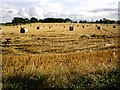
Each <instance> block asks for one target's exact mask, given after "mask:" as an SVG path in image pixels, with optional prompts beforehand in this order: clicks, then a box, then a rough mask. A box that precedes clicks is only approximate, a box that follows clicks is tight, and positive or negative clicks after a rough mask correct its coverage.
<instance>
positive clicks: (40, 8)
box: [0, 0, 119, 22]
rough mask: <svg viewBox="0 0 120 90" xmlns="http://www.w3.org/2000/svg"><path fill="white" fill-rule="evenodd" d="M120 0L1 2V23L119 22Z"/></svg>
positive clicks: (26, 0) (15, 0) (11, 0)
mask: <svg viewBox="0 0 120 90" xmlns="http://www.w3.org/2000/svg"><path fill="white" fill-rule="evenodd" d="M118 2H119V0H1V1H0V13H1V14H0V22H11V21H12V19H13V18H14V17H22V18H29V19H30V18H31V17H36V18H38V19H44V18H64V19H65V18H70V19H72V20H75V21H79V20H88V21H92V20H99V19H102V18H108V19H112V20H118Z"/></svg>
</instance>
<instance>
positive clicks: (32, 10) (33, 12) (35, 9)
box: [29, 6, 44, 18]
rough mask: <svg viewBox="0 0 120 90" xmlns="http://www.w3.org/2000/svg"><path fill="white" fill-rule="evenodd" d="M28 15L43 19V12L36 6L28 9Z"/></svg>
mask: <svg viewBox="0 0 120 90" xmlns="http://www.w3.org/2000/svg"><path fill="white" fill-rule="evenodd" d="M29 15H30V17H37V18H44V16H43V10H42V9H41V8H39V7H36V6H34V7H31V8H29Z"/></svg>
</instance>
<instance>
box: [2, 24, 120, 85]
mask: <svg viewBox="0 0 120 90" xmlns="http://www.w3.org/2000/svg"><path fill="white" fill-rule="evenodd" d="M38 25H41V27H40V29H39V30H36V28H37V26H38ZM59 25H62V26H65V27H59ZM69 25H70V24H52V25H51V26H52V27H51V28H49V26H50V24H47V23H46V24H39V23H36V24H31V26H30V25H25V27H26V28H28V30H29V31H28V33H26V34H20V33H19V31H18V29H19V28H16V27H9V26H4V27H3V37H2V51H3V52H2V53H3V56H2V71H3V72H2V78H3V80H4V81H5V80H9V79H10V77H13V78H17V77H18V78H19V79H20V80H21V79H23V78H27V79H28V78H29V79H30V81H29V82H32V81H31V80H35V82H37V83H40V82H42V81H40V80H41V77H42V78H43V77H44V76H45V77H44V78H43V82H42V83H40V84H41V85H43V84H47V85H48V86H50V87H65V86H66V87H69V86H70V85H71V82H70V81H71V80H72V79H73V78H74V77H76V76H75V75H87V74H91V73H92V74H94V73H100V72H110V71H111V70H113V69H115V68H117V67H118V66H119V65H118V54H119V52H118V49H119V48H120V46H119V45H118V37H117V27H116V28H113V25H109V26H108V27H106V26H102V25H101V26H102V27H103V28H104V27H106V30H107V31H105V30H102V29H101V30H100V31H99V30H95V29H96V26H95V25H94V24H90V25H89V24H87V25H85V27H84V28H82V25H81V24H74V25H75V26H76V27H75V30H74V31H72V32H71V31H69V28H68V27H69ZM78 25H79V27H78ZM32 26H34V27H32ZM42 26H44V27H42ZM18 27H20V26H18ZM109 29H110V30H109ZM111 29H112V30H111ZM111 33H112V34H111ZM113 33H114V34H113ZM6 38H10V39H11V40H10V42H9V43H8V41H6ZM36 78H37V80H36ZM44 79H45V80H44ZM24 81H26V80H24ZM38 81H39V82H38ZM32 84H34V83H32ZM26 85H28V86H29V84H26ZM4 86H6V84H5V83H4ZM31 87H35V86H31ZM41 87H42V86H41ZM43 87H47V86H44V85H43Z"/></svg>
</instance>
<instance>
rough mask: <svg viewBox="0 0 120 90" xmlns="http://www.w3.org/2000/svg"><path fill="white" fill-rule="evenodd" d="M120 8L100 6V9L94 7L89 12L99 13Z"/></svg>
mask: <svg viewBox="0 0 120 90" xmlns="http://www.w3.org/2000/svg"><path fill="white" fill-rule="evenodd" d="M117 10H118V9H117V8H115V9H112V8H100V9H94V10H91V11H89V12H93V13H97V12H107V11H108V12H113V11H117Z"/></svg>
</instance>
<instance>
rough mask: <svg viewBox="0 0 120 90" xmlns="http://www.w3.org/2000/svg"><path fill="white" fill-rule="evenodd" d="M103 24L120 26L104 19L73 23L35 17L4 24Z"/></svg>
mask: <svg viewBox="0 0 120 90" xmlns="http://www.w3.org/2000/svg"><path fill="white" fill-rule="evenodd" d="M38 22H40V23H101V24H102V23H103V24H114V23H118V24H120V21H115V20H108V19H106V18H103V19H100V20H96V21H91V22H88V21H87V20H80V21H79V22H78V21H73V20H71V19H69V18H66V19H63V18H45V19H37V18H35V17H32V18H30V19H28V18H21V17H14V18H13V20H12V22H11V23H6V24H13V25H18V24H27V23H38Z"/></svg>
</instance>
